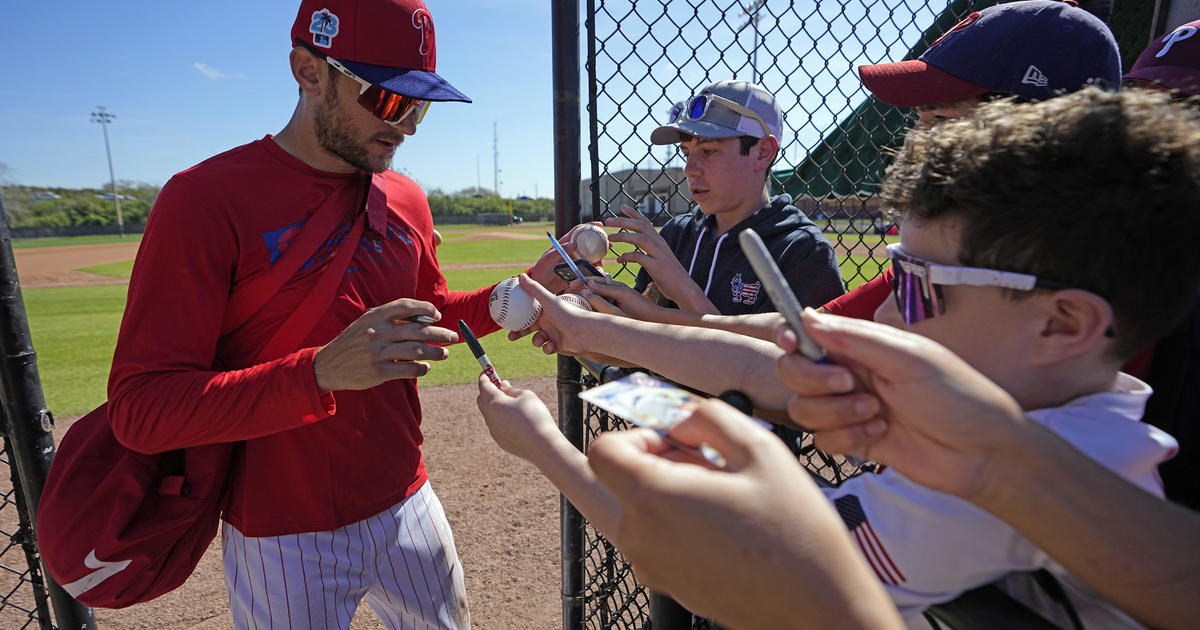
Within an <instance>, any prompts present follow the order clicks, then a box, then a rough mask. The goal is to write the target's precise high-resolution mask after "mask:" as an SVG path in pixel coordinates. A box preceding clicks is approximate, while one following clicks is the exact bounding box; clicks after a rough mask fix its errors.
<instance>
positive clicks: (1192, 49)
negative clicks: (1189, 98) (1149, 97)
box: [1125, 20, 1200, 96]
mask: <svg viewBox="0 0 1200 630" xmlns="http://www.w3.org/2000/svg"><path fill="white" fill-rule="evenodd" d="M1198 30H1200V20H1195V21H1193V22H1188V23H1187V24H1184V25H1183V26H1180V27H1178V28H1176V29H1174V30H1172V31H1171V32H1170V33H1167V34H1166V35H1163V36H1162V37H1158V38H1156V39H1155V40H1154V41H1152V42H1150V45H1149V46H1147V47H1146V50H1143V51H1142V54H1141V55H1138V58H1137V61H1135V62H1134V63H1133V68H1131V69H1130V70H1129V74H1127V75H1125V78H1126V79H1140V80H1142V81H1150V82H1152V83H1157V84H1158V85H1161V86H1162V87H1164V88H1167V89H1168V90H1178V91H1179V92H1180V93H1182V94H1188V95H1193V96H1194V95H1197V94H1200V33H1197V31H1198Z"/></svg>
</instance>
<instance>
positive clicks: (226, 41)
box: [0, 0, 554, 197]
mask: <svg viewBox="0 0 1200 630" xmlns="http://www.w3.org/2000/svg"><path fill="white" fill-rule="evenodd" d="M427 4H429V5H430V10H431V12H432V13H433V18H434V22H435V24H436V27H437V53H438V59H437V64H438V66H437V67H438V73H439V74H441V75H442V76H443V77H445V78H446V79H447V80H449V81H450V82H451V83H452V84H453V85H454V86H455V87H457V88H459V89H460V90H462V91H463V92H464V93H466V94H467V96H470V97H471V98H472V99H473V100H474V103H471V104H460V103H445V104H442V103H439V104H436V105H435V106H434V107H433V108H432V109H431V110H430V112H429V114H428V116H427V117H426V119H425V122H424V123H423V124H422V125H421V128H420V130H419V132H418V133H417V135H416V136H414V137H412V138H410V139H409V140H408V141H407V142H405V144H404V145H403V146H402V147H400V148H399V149H398V150H397V152H396V158H395V160H394V162H393V164H392V166H393V168H395V169H396V170H398V171H401V172H404V173H406V174H408V175H410V176H411V177H413V178H415V179H416V180H417V181H418V182H419V183H420V184H421V185H422V186H423V187H425V188H426V190H431V189H434V188H440V189H442V190H444V191H446V192H453V191H456V190H459V189H462V188H466V187H470V186H475V184H476V181H477V176H476V173H477V169H476V164H477V163H478V181H479V183H480V184H482V185H483V187H485V188H489V189H491V188H493V182H494V176H493V123H495V124H496V125H497V126H498V130H499V153H500V160H499V164H500V169H501V173H500V180H501V182H500V192H501V193H502V194H504V195H506V196H516V195H522V194H524V195H529V196H534V195H535V194H537V195H538V196H542V197H550V196H552V195H553V181H554V180H553V168H554V164H553V155H552V151H553V144H552V129H553V125H552V120H551V115H552V114H551V48H550V46H551V42H550V9H549V6H550V4H549V2H547V1H546V0H455V1H454V2H436V1H435V2H428V3H427ZM4 5H5V18H6V22H7V24H8V25H9V28H8V29H7V33H6V35H5V40H6V41H5V46H4V48H5V50H6V51H7V55H6V57H7V58H8V59H9V62H10V65H9V66H8V72H7V75H8V79H7V80H5V81H4V82H3V87H0V138H3V142H0V162H2V163H4V164H5V165H7V167H8V179H9V180H10V181H12V182H14V183H19V184H25V185H30V186H63V187H70V188H81V187H98V186H101V185H103V184H106V183H107V182H108V180H109V176H108V165H107V162H106V159H105V154H104V137H103V135H102V131H101V128H100V125H98V124H93V123H91V122H90V118H91V116H90V114H91V112H93V111H95V109H96V106H98V105H103V106H106V107H107V108H108V109H109V111H111V112H112V113H114V114H116V116H117V118H116V120H115V121H114V123H113V124H112V125H110V126H109V140H110V142H111V146H112V154H113V162H114V165H115V169H116V176H117V179H119V180H121V179H129V180H137V181H146V182H151V183H154V184H162V183H164V182H166V180H167V179H168V178H170V176H171V175H172V174H174V173H176V172H178V171H180V170H183V169H185V168H187V167H189V166H191V165H193V164H195V163H197V162H199V161H201V160H203V159H205V158H207V157H209V156H211V155H214V154H216V153H220V152H221V151H224V150H226V149H229V148H231V147H234V146H237V145H239V144H243V143H245V142H249V141H251V140H255V139H258V138H261V137H262V136H263V135H265V134H267V133H277V132H278V131H279V130H280V129H282V128H283V126H284V124H286V123H287V120H288V118H289V117H290V116H291V113H292V110H293V108H294V107H295V104H296V84H295V82H294V81H293V79H292V77H291V74H290V72H289V70H288V52H289V51H290V50H291V46H290V44H289V37H288V34H289V31H290V29H291V25H292V21H293V20H294V18H295V15H296V9H297V7H298V6H299V2H298V1H297V0H244V1H231V0H209V1H206V2H177V1H174V0H166V1H163V0H158V1H141V0H139V1H132V0H122V1H118V2H109V3H100V4H97V3H87V4H85V3H83V2H78V1H77V0H69V1H67V2H58V3H47V2H34V1H31V0H5V2H4ZM14 62H15V63H14Z"/></svg>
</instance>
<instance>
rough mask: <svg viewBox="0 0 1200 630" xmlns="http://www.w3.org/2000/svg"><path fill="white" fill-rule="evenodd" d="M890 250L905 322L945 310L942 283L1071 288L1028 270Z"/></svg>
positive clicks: (896, 247) (895, 248) (896, 246)
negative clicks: (956, 263)
mask: <svg viewBox="0 0 1200 630" xmlns="http://www.w3.org/2000/svg"><path fill="white" fill-rule="evenodd" d="M887 253H888V258H890V259H891V260H892V272H893V274H894V275H893V276H892V291H893V293H894V294H895V296H896V308H898V309H900V315H901V317H902V318H903V319H904V323H905V324H915V323H917V322H920V321H924V320H926V319H929V318H931V317H936V316H938V315H941V314H943V313H945V312H946V300H945V298H944V297H943V296H942V286H946V285H969V286H975V287H1002V288H1005V289H1013V290H1015V291H1033V290H1035V289H1050V290H1055V291H1057V290H1061V289H1069V288H1072V287H1071V286H1070V285H1067V284H1064V283H1061V282H1055V281H1052V280H1043V279H1041V278H1038V277H1037V276H1031V275H1029V274H1026V273H1015V272H1011V271H998V270H996V269H984V268H981V267H956V266H952V265H939V264H937V263H931V262H929V261H927V260H922V259H920V258H917V257H916V256H910V255H908V254H906V253H905V252H904V250H902V249H900V245H899V244H898V243H892V244H891V245H888V246H887Z"/></svg>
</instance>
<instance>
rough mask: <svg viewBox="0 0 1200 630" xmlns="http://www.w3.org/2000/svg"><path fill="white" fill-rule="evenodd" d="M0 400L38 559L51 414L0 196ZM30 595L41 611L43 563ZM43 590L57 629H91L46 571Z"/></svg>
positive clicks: (87, 615) (86, 615)
mask: <svg viewBox="0 0 1200 630" xmlns="http://www.w3.org/2000/svg"><path fill="white" fill-rule="evenodd" d="M0 399H2V402H3V406H4V414H3V415H4V420H5V425H6V426H5V427H4V431H5V434H6V435H8V436H9V437H10V438H11V439H10V440H8V443H9V445H10V447H11V452H10V455H11V457H12V462H13V463H12V466H13V467H14V468H15V471H14V472H15V474H14V475H13V485H14V487H16V488H17V490H18V494H19V495H20V496H21V497H22V498H23V499H24V505H21V504H20V502H19V503H18V505H17V509H18V511H19V512H20V513H21V514H22V518H21V526H22V528H25V527H28V528H29V530H28V533H27V536H26V540H25V541H23V542H22V544H23V545H25V547H26V556H27V557H29V558H31V559H33V558H36V557H37V555H36V552H32V551H33V550H35V549H36V547H37V540H36V535H35V533H34V532H36V531H37V505H38V501H39V500H40V499H41V496H42V487H43V486H44V485H45V484H46V475H47V473H49V472H50V461H51V460H52V459H54V434H53V433H52V432H51V431H52V429H53V428H54V421H53V418H52V417H51V416H50V411H49V410H48V409H46V400H45V398H43V396H42V383H41V379H40V378H39V376H38V371H37V354H36V353H35V352H34V350H33V341H32V338H31V337H30V334H29V321H28V319H26V317H25V301H24V300H23V299H22V297H21V283H20V281H19V280H18V278H17V264H16V260H15V259H14V258H13V251H12V238H11V237H10V235H9V231H8V217H7V215H6V213H5V211H4V202H3V200H0ZM26 515H27V516H26ZM29 570H30V572H31V573H32V574H33V578H34V579H31V580H30V581H31V582H32V588H34V589H35V593H34V598H35V600H37V601H38V602H39V612H40V613H42V614H48V613H49V611H45V610H44V609H43V605H42V604H44V602H45V594H44V593H41V592H38V590H39V589H40V588H41V585H40V584H39V578H38V576H41V575H43V574H42V571H41V567H39V566H37V563H36V562H31V566H30V567H29ZM44 580H45V588H46V591H48V592H49V596H50V603H51V605H52V606H53V608H54V616H55V618H56V619H57V621H58V627H60V628H84V627H86V628H94V627H95V624H96V622H95V619H94V618H93V617H92V611H91V610H90V609H88V608H87V607H86V606H83V605H82V604H80V603H79V602H77V601H75V600H74V599H72V598H71V596H70V595H67V593H66V592H65V591H63V590H62V588H61V587H60V586H59V585H58V584H57V583H56V582H55V581H54V578H52V577H50V575H49V574H45V575H44ZM41 621H42V627H43V628H50V627H52V626H51V624H50V620H49V619H42V620H41Z"/></svg>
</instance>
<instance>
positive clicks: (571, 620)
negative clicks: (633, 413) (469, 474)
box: [551, 0, 585, 630]
mask: <svg viewBox="0 0 1200 630" xmlns="http://www.w3.org/2000/svg"><path fill="white" fill-rule="evenodd" d="M551 22H552V24H553V26H552V29H551V31H552V37H553V44H552V46H553V49H554V54H553V58H554V65H553V71H552V74H553V88H552V89H553V94H554V102H553V107H554V146H553V147H552V150H553V151H554V230H555V235H556V236H562V235H563V234H565V233H566V232H567V231H568V230H570V229H571V227H572V226H574V225H576V224H578V223H579V165H580V155H579V132H580V125H579V121H580V118H579V2H578V0H555V1H554V2H553V3H551ZM579 376H580V369H579V364H578V363H576V362H575V361H574V360H573V359H571V358H570V357H562V356H560V357H558V423H559V427H560V428H561V429H562V431H563V434H564V435H566V436H567V439H569V440H570V441H571V443H572V444H574V445H575V447H576V448H579V449H580V450H582V449H583V403H582V401H580V400H579V397H578V394H579V390H580V383H579ZM560 502H561V508H560V509H561V514H560V517H559V519H560V527H561V535H562V598H563V599H562V611H563V612H562V627H563V630H581V629H582V628H583V592H584V572H583V553H584V541H583V533H584V530H583V528H584V525H585V521H584V520H583V516H582V515H580V514H579V512H578V511H577V510H576V509H575V508H574V507H573V506H572V505H571V504H570V503H569V502H568V501H567V500H566V498H565V497H564V498H560Z"/></svg>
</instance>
